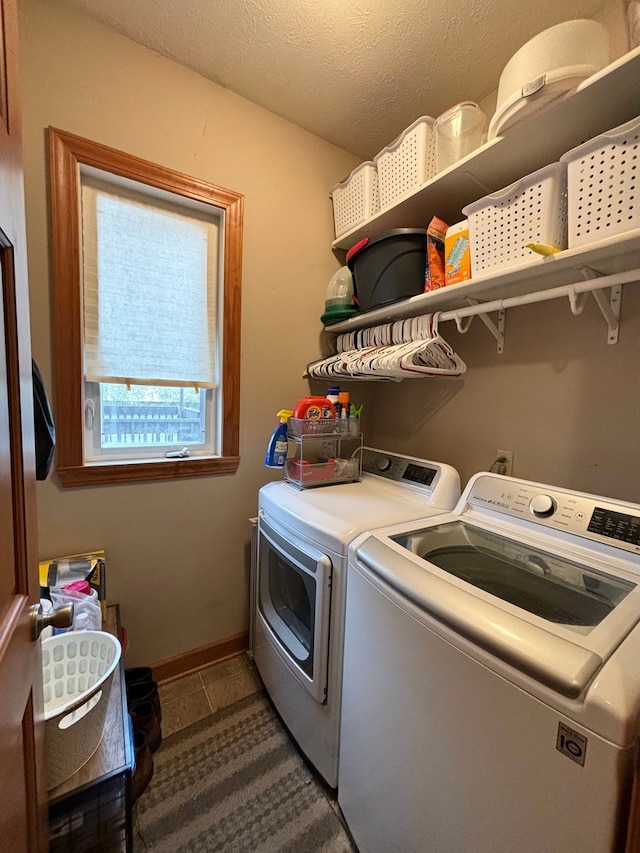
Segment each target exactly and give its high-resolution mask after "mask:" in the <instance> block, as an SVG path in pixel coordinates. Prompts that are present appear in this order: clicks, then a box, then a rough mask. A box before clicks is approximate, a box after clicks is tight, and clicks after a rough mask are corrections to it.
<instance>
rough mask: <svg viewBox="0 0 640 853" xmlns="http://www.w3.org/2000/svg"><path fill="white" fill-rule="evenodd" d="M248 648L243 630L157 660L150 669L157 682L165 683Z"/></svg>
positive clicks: (247, 636)
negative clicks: (222, 638) (231, 635)
mask: <svg viewBox="0 0 640 853" xmlns="http://www.w3.org/2000/svg"><path fill="white" fill-rule="evenodd" d="M248 649H249V632H248V631H243V632H242V633H241V634H236V635H235V636H233V637H227V638H226V639H224V640H217V641H216V642H215V643H210V644H209V645H206V646H200V647H199V648H196V649H190V650H189V651H187V652H182V653H180V654H179V655H175V656H174V657H171V658H166V659H165V660H162V661H158V662H157V663H154V664H152V666H151V669H152V670H153V677H154V679H155V680H156V681H157V682H158V684H166V683H167V682H169V681H174V680H175V679H176V678H181V677H182V676H183V675H188V674H189V673H191V672H197V670H199V669H204V668H205V667H207V666H211V664H214V663H220V662H221V661H223V660H226V659H227V658H231V657H235V656H236V655H240V654H242V653H243V652H246V651H247V650H248Z"/></svg>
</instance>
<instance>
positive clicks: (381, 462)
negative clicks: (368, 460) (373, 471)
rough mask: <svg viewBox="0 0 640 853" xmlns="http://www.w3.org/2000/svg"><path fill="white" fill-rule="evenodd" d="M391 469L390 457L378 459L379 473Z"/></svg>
mask: <svg viewBox="0 0 640 853" xmlns="http://www.w3.org/2000/svg"><path fill="white" fill-rule="evenodd" d="M389 468H391V460H390V459H389V457H388V456H381V457H380V458H379V459H378V470H379V471H388V470H389Z"/></svg>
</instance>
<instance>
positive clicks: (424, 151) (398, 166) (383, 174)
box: [373, 116, 436, 208]
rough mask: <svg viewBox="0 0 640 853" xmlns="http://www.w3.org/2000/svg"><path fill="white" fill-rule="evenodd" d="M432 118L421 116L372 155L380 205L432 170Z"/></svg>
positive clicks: (421, 180)
mask: <svg viewBox="0 0 640 853" xmlns="http://www.w3.org/2000/svg"><path fill="white" fill-rule="evenodd" d="M433 125H434V120H433V119H432V118H431V117H430V116H422V117H421V118H419V119H416V120H415V121H414V122H413V124H411V125H409V127H408V128H407V129H406V130H404V131H403V132H402V133H401V134H400V136H399V137H398V138H397V139H396V140H395V141H394V142H392V143H391V145H388V146H387V147H386V148H383V150H382V151H380V153H379V154H376V156H375V157H374V158H373V162H374V163H375V164H376V168H377V170H378V181H379V182H380V207H381V208H384V207H387V206H388V205H389V204H391V203H392V202H393V201H395V200H396V199H398V198H400V197H401V196H403V195H406V194H407V193H409V192H411V190H413V189H416V188H417V187H419V186H420V185H421V184H424V183H425V181H428V180H429V179H430V178H433V176H434V175H435V173H436V142H435V134H434V132H433Z"/></svg>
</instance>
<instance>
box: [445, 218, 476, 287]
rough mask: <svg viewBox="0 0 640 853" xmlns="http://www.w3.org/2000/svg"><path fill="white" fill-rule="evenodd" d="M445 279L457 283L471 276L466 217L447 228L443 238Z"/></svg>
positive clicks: (450, 282) (449, 282)
mask: <svg viewBox="0 0 640 853" xmlns="http://www.w3.org/2000/svg"><path fill="white" fill-rule="evenodd" d="M444 256H445V281H446V284H457V283H458V282H459V281H468V280H469V279H470V278H471V246H470V245H469V223H468V221H467V220H466V219H463V220H462V222H458V223H456V224H455V225H452V226H451V227H450V228H447V233H446V235H445V238H444Z"/></svg>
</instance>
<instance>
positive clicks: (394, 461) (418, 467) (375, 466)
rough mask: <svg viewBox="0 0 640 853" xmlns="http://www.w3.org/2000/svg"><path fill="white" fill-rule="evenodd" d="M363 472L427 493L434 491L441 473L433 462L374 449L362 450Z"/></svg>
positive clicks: (366, 448)
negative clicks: (406, 484) (414, 487)
mask: <svg viewBox="0 0 640 853" xmlns="http://www.w3.org/2000/svg"><path fill="white" fill-rule="evenodd" d="M362 470H363V472H366V473H367V474H376V475H377V476H378V477H384V478H385V479H387V480H393V481H394V482H396V483H408V484H410V485H413V486H417V487H418V488H421V489H423V490H425V491H431V490H432V487H433V486H434V484H435V482H436V481H437V476H438V472H439V468H438V466H437V465H436V464H435V463H433V462H426V461H425V460H424V459H415V458H413V457H411V456H401V455H399V454H396V453H387V452H385V451H383V450H375V449H374V448H372V447H363V448H362Z"/></svg>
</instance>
